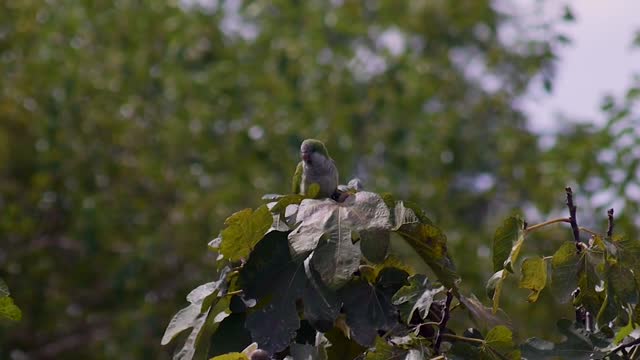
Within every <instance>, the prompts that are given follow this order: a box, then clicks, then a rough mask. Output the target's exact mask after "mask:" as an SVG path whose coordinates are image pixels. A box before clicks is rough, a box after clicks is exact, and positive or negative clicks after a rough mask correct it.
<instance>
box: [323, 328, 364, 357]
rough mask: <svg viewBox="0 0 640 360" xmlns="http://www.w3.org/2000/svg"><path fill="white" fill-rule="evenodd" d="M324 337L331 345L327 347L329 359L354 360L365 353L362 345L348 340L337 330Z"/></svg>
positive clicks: (334, 329)
mask: <svg viewBox="0 0 640 360" xmlns="http://www.w3.org/2000/svg"><path fill="white" fill-rule="evenodd" d="M324 335H325V337H326V338H327V340H329V343H330V344H331V345H330V346H328V347H327V358H328V359H330V360H353V359H355V358H357V357H358V356H360V355H362V353H363V352H364V351H365V348H364V347H363V346H362V345H360V344H358V343H357V342H355V341H353V340H352V339H348V338H346V337H345V336H344V335H343V334H342V332H340V330H338V329H337V328H333V329H332V330H330V331H329V332H327V333H325V334H324Z"/></svg>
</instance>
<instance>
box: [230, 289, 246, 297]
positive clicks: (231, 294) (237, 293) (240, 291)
mask: <svg viewBox="0 0 640 360" xmlns="http://www.w3.org/2000/svg"><path fill="white" fill-rule="evenodd" d="M242 293H244V291H242V290H236V291H230V292H228V293H227V294H226V295H227V296H233V295H240V294H242Z"/></svg>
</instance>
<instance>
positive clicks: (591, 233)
mask: <svg viewBox="0 0 640 360" xmlns="http://www.w3.org/2000/svg"><path fill="white" fill-rule="evenodd" d="M579 229H580V231H584V232H586V233H588V234H589V235H593V236H602V235H600V234H599V233H598V232H597V231H595V230H591V229H589V228H586V227H584V226H580V227H579ZM581 244H584V243H581Z"/></svg>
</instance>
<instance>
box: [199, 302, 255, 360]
mask: <svg viewBox="0 0 640 360" xmlns="http://www.w3.org/2000/svg"><path fill="white" fill-rule="evenodd" d="M246 319H247V317H246V314H245V313H239V314H231V315H229V316H227V317H226V318H225V319H224V320H223V321H222V323H220V326H219V327H218V329H217V330H216V332H215V333H214V334H213V336H211V341H210V343H211V346H210V351H209V356H216V355H222V354H226V353H229V352H234V351H238V349H244V348H246V347H247V346H248V345H250V344H251V343H252V340H251V334H250V333H249V331H248V330H247V329H246V328H245V326H244V325H245V322H246Z"/></svg>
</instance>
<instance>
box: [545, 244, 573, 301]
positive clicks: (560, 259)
mask: <svg viewBox="0 0 640 360" xmlns="http://www.w3.org/2000/svg"><path fill="white" fill-rule="evenodd" d="M579 259H580V258H579V256H578V254H577V253H576V245H575V243H574V242H571V241H567V242H564V243H563V244H562V245H561V246H560V248H559V249H558V250H557V251H556V252H555V254H553V257H552V258H551V269H552V272H551V290H552V291H553V294H554V295H555V297H556V298H557V300H558V301H559V302H560V303H563V304H564V303H567V302H569V300H571V294H572V293H573V291H574V290H575V289H576V287H577V286H578V272H577V268H578V267H577V265H578V260H579Z"/></svg>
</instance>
